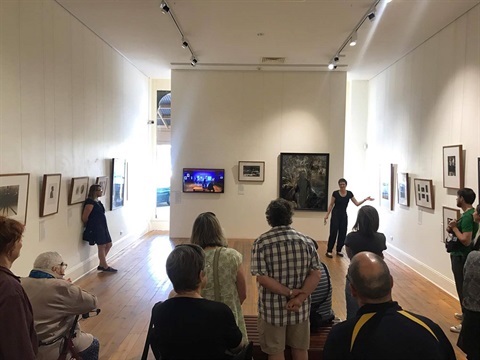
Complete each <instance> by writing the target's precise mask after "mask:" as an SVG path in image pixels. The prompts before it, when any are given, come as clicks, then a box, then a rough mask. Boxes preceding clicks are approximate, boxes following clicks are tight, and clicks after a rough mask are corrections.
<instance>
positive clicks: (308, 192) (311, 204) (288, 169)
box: [279, 153, 330, 211]
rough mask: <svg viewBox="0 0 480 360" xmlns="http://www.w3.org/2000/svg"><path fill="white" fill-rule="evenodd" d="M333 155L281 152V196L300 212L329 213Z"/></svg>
mask: <svg viewBox="0 0 480 360" xmlns="http://www.w3.org/2000/svg"><path fill="white" fill-rule="evenodd" d="M329 158H330V154H308V153H303V154H301V153H281V154H280V187H279V190H280V197H281V198H283V199H285V200H288V201H291V202H292V203H293V204H294V206H295V208H296V209H298V210H310V211H327V206H328V200H329V196H328V171H329Z"/></svg>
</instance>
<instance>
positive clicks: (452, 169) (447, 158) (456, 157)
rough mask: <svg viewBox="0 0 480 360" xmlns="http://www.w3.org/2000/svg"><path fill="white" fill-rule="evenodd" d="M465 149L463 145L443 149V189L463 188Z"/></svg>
mask: <svg viewBox="0 0 480 360" xmlns="http://www.w3.org/2000/svg"><path fill="white" fill-rule="evenodd" d="M463 173H464V169H463V148H462V145H452V146H444V147H443V187H444V188H448V189H461V188H463V181H464V180H463Z"/></svg>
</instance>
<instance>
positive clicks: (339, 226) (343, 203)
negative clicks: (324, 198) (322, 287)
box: [324, 178, 373, 258]
mask: <svg viewBox="0 0 480 360" xmlns="http://www.w3.org/2000/svg"><path fill="white" fill-rule="evenodd" d="M338 186H339V187H340V190H335V191H334V192H333V193H332V198H331V200H330V205H328V212H327V214H326V215H325V218H324V223H325V224H326V223H327V220H328V217H329V216H330V213H332V219H331V221H330V236H329V237H328V245H327V253H326V254H325V255H326V256H327V257H329V258H331V257H333V256H332V251H333V247H334V246H335V241H337V255H338V256H343V254H342V248H343V244H344V243H345V236H347V226H348V216H347V206H348V202H349V201H350V199H351V200H352V202H353V203H354V204H355V205H357V206H360V205H362V204H363V203H364V202H365V201H367V200H369V201H372V200H373V198H371V197H370V196H368V197H366V198H365V199H363V200H362V201H358V200H357V199H355V196H353V193H352V192H351V191H349V190H347V180H345V179H343V178H342V179H340V180H338ZM332 210H333V211H332ZM337 234H338V239H337Z"/></svg>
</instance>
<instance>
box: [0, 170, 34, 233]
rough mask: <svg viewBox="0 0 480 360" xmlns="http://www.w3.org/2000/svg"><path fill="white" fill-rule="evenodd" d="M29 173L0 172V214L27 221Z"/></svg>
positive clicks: (23, 222) (22, 221) (23, 221)
mask: <svg viewBox="0 0 480 360" xmlns="http://www.w3.org/2000/svg"><path fill="white" fill-rule="evenodd" d="M29 188H30V174H29V173H19V174H0V215H2V216H5V217H8V218H12V219H14V220H17V221H19V222H21V223H22V224H24V225H25V224H26V223H27V209H28V190H29Z"/></svg>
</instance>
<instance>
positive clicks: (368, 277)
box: [347, 251, 393, 304]
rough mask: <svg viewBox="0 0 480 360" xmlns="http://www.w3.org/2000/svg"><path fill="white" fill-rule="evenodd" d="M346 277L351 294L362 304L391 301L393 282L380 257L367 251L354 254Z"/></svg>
mask: <svg viewBox="0 0 480 360" xmlns="http://www.w3.org/2000/svg"><path fill="white" fill-rule="evenodd" d="M347 276H348V279H349V281H350V284H351V285H352V288H353V289H352V293H353V294H354V296H356V297H358V298H359V299H360V300H361V301H362V302H363V303H364V304H368V303H380V302H386V301H390V300H391V290H392V286H393V280H392V277H391V275H390V270H389V269H388V266H387V264H386V263H385V261H384V260H383V259H382V258H381V257H380V256H378V255H376V254H374V253H371V252H368V251H363V252H360V253H358V254H356V255H355V256H354V257H353V258H352V261H351V263H350V266H349V267H348V275H347Z"/></svg>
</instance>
